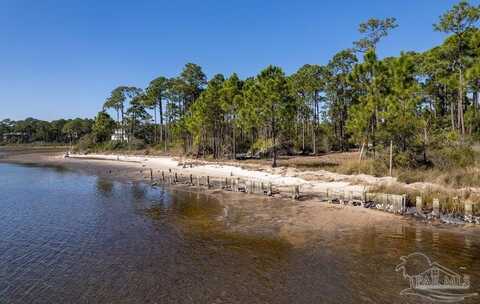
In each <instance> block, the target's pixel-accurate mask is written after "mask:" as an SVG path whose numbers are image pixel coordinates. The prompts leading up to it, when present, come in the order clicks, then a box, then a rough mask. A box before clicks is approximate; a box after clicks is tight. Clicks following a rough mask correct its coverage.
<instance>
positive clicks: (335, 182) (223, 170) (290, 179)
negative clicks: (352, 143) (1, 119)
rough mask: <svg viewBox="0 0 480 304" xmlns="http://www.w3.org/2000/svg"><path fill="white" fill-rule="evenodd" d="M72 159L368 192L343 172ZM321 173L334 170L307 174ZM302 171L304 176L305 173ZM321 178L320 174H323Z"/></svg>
mask: <svg viewBox="0 0 480 304" xmlns="http://www.w3.org/2000/svg"><path fill="white" fill-rule="evenodd" d="M70 157H71V158H79V159H81V158H85V159H88V158H94V159H98V160H109V161H111V160H116V161H120V162H138V163H141V164H142V167H146V168H151V169H153V170H154V171H158V170H168V169H172V170H175V171H176V172H179V173H182V174H193V175H202V176H205V175H208V176H211V177H213V178H215V177H217V178H224V177H239V178H244V179H249V180H256V181H259V182H260V181H261V182H265V183H272V185H274V186H276V187H288V186H297V185H298V186H300V191H301V192H303V193H321V192H326V191H329V192H349V193H351V194H352V195H361V194H362V193H363V191H365V189H366V187H365V186H362V185H355V184H353V183H351V182H348V181H346V179H345V178H344V177H343V176H342V175H339V174H337V175H335V174H334V173H331V176H330V177H329V178H328V179H329V180H328V181H321V180H313V181H312V180H306V179H304V178H303V177H301V176H300V175H299V174H298V172H297V170H290V169H288V170H275V171H276V172H278V173H273V172H264V171H260V170H247V169H243V168H240V167H238V166H233V165H220V164H212V163H209V164H202V165H194V166H193V167H192V168H190V166H189V165H188V166H186V167H185V168H184V166H183V162H186V163H187V164H188V163H189V160H188V159H186V160H185V161H182V162H179V161H177V160H175V159H173V158H172V157H154V156H125V155H104V154H88V155H79V154H72V155H70ZM306 173H308V174H312V173H314V174H315V175H317V173H321V174H323V175H327V174H329V173H330V172H327V171H323V170H319V171H309V172H305V174H306ZM305 174H302V175H305ZM319 177H320V176H319ZM319 179H320V178H319Z"/></svg>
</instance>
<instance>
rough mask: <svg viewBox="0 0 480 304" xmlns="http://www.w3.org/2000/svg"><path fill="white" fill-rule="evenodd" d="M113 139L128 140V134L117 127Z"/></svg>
mask: <svg viewBox="0 0 480 304" xmlns="http://www.w3.org/2000/svg"><path fill="white" fill-rule="evenodd" d="M111 140H112V141H128V136H127V134H126V132H125V131H124V130H122V129H116V130H115V131H113V134H112V137H111Z"/></svg>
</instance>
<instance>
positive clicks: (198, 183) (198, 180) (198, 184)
mask: <svg viewBox="0 0 480 304" xmlns="http://www.w3.org/2000/svg"><path fill="white" fill-rule="evenodd" d="M197 187H200V176H198V175H197Z"/></svg>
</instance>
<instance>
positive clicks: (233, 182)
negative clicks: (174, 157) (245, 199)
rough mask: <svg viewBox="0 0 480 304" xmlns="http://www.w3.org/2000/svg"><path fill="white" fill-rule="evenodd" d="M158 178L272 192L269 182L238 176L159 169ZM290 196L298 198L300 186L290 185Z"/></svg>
mask: <svg viewBox="0 0 480 304" xmlns="http://www.w3.org/2000/svg"><path fill="white" fill-rule="evenodd" d="M149 171H150V181H151V182H154V181H155V177H154V173H153V170H152V169H149ZM160 180H161V182H162V183H166V184H170V185H174V184H181V183H183V184H187V185H190V186H194V187H206V188H207V189H212V188H220V189H223V190H229V191H233V192H245V193H249V194H263V195H267V196H272V195H273V194H274V189H273V185H272V183H271V182H262V181H254V180H247V181H245V180H242V179H241V178H239V177H230V178H229V177H225V178H224V179H212V178H211V177H210V176H208V175H205V176H197V175H193V174H189V175H187V176H183V175H182V174H178V173H177V172H172V171H171V170H169V172H167V173H166V172H165V171H161V175H160ZM290 195H291V198H292V199H295V200H297V199H299V198H300V187H299V186H292V187H291V193H290Z"/></svg>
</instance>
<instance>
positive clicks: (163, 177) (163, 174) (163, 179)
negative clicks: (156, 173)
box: [162, 171, 165, 182]
mask: <svg viewBox="0 0 480 304" xmlns="http://www.w3.org/2000/svg"><path fill="white" fill-rule="evenodd" d="M162 181H163V182H165V172H163V171H162Z"/></svg>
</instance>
